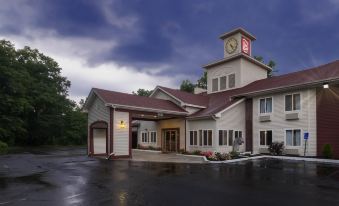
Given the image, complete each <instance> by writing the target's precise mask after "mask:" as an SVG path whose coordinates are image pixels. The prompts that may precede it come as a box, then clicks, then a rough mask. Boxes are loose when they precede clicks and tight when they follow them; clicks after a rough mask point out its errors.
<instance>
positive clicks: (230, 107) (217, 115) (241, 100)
mask: <svg viewBox="0 0 339 206" xmlns="http://www.w3.org/2000/svg"><path fill="white" fill-rule="evenodd" d="M244 101H245V98H242V99H240V100H239V101H237V102H235V103H234V104H232V105H230V106H229V107H226V108H225V109H223V110H221V111H220V112H218V113H216V114H214V116H215V117H217V118H220V117H221V114H222V113H224V112H226V111H227V110H230V109H232V108H233V107H235V106H237V105H238V104H240V103H242V102H244Z"/></svg>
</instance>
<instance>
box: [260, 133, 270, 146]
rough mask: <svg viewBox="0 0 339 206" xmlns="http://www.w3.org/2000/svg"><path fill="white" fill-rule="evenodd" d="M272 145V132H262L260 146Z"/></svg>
mask: <svg viewBox="0 0 339 206" xmlns="http://www.w3.org/2000/svg"><path fill="white" fill-rule="evenodd" d="M270 144H272V130H267V131H260V145H261V146H268V145H270Z"/></svg>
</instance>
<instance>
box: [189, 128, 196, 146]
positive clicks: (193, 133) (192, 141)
mask: <svg viewBox="0 0 339 206" xmlns="http://www.w3.org/2000/svg"><path fill="white" fill-rule="evenodd" d="M190 145H192V146H193V145H198V131H190Z"/></svg>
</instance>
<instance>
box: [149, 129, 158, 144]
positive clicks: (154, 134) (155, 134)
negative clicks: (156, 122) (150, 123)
mask: <svg viewBox="0 0 339 206" xmlns="http://www.w3.org/2000/svg"><path fill="white" fill-rule="evenodd" d="M149 134H150V136H151V143H156V142H157V132H155V131H151V132H149Z"/></svg>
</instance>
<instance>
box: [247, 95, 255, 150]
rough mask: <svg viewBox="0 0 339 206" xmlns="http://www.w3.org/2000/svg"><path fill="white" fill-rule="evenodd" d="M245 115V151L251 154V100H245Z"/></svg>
mask: <svg viewBox="0 0 339 206" xmlns="http://www.w3.org/2000/svg"><path fill="white" fill-rule="evenodd" d="M245 113H246V114H245V115H246V117H245V118H246V122H245V127H246V134H245V135H246V141H245V142H246V151H252V152H253V99H246V103H245Z"/></svg>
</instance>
